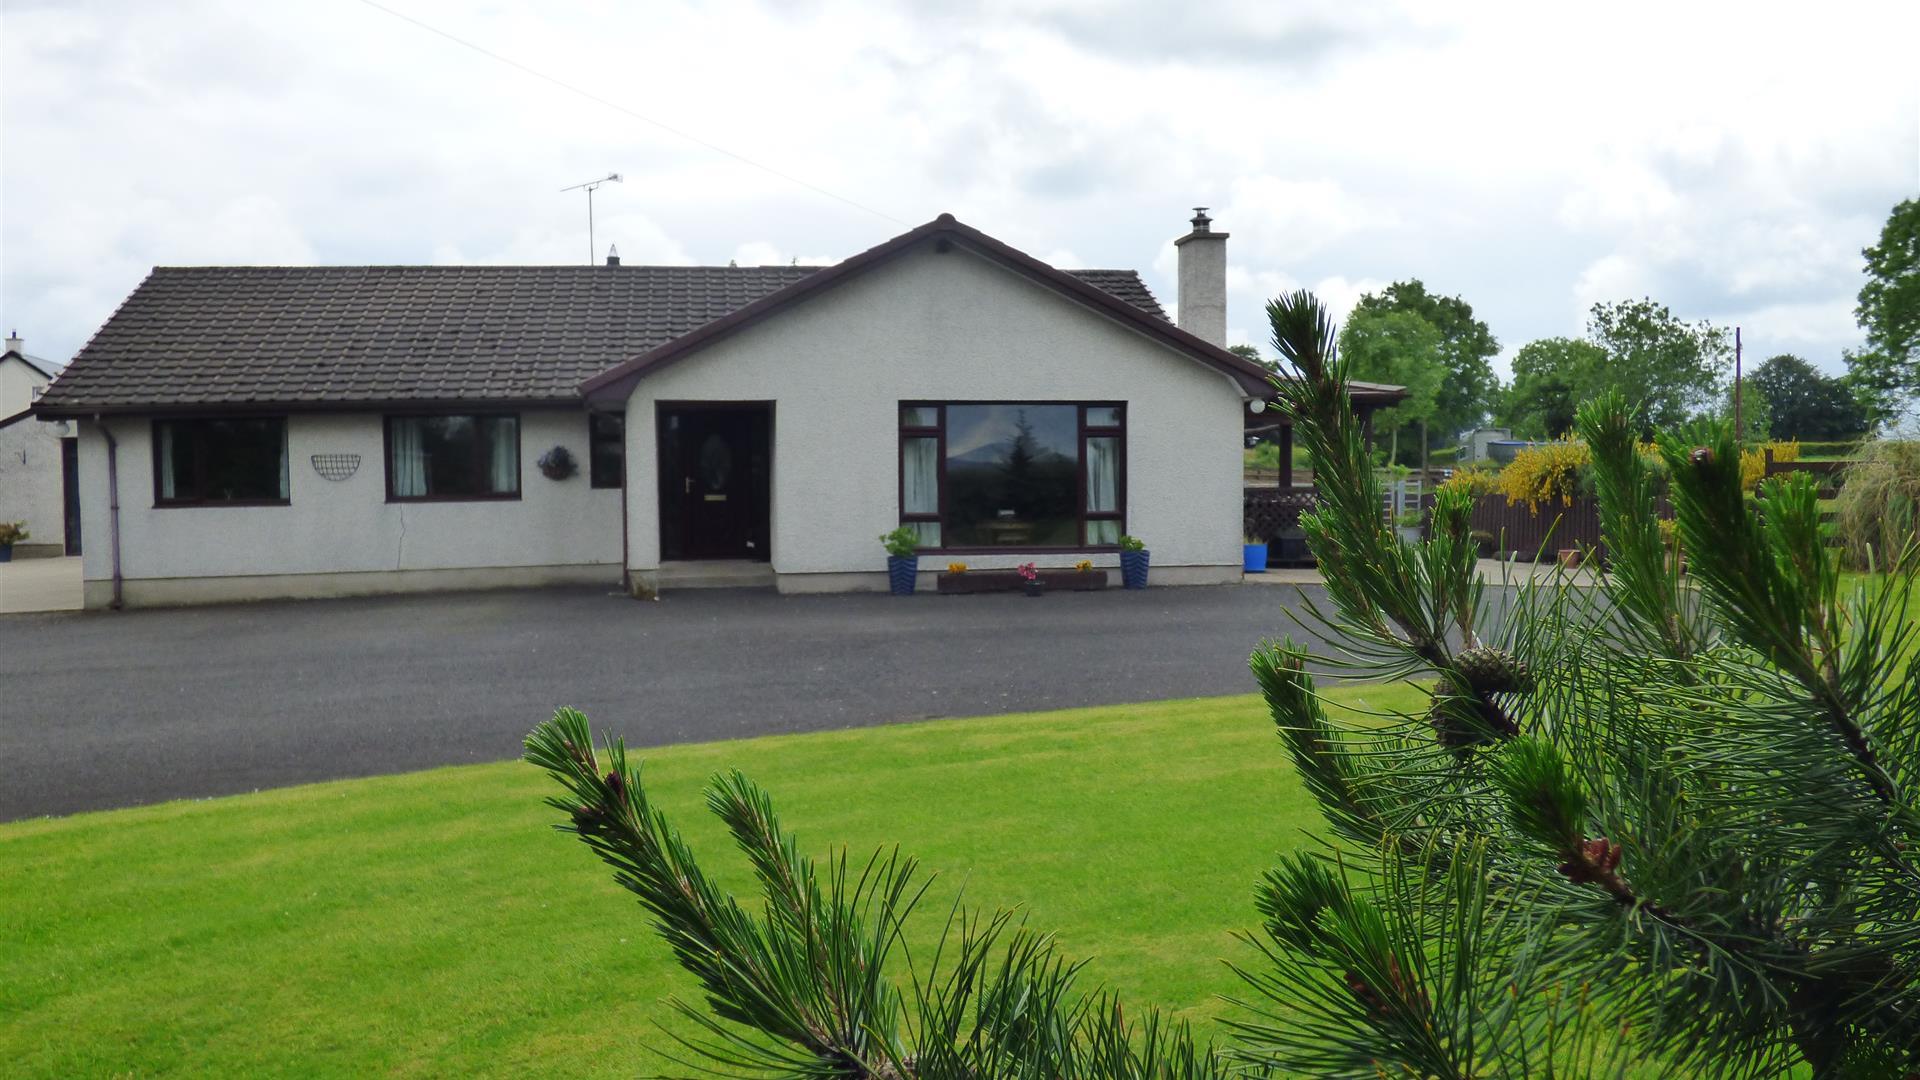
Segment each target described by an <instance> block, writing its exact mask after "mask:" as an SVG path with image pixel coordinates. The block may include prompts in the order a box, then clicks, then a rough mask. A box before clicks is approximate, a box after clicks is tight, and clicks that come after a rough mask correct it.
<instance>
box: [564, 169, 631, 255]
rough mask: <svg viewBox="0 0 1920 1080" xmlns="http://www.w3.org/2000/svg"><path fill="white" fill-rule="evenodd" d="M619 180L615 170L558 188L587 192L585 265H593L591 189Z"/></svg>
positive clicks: (616, 182)
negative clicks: (596, 177) (583, 181)
mask: <svg viewBox="0 0 1920 1080" xmlns="http://www.w3.org/2000/svg"><path fill="white" fill-rule="evenodd" d="M620 182H621V180H620V174H619V173H617V172H610V173H608V174H607V175H605V176H603V177H601V178H600V179H598V180H589V181H587V182H586V183H584V184H575V185H573V186H572V187H563V188H561V189H560V190H561V191H582V190H584V191H585V192H586V193H587V265H588V266H592V265H593V253H594V246H593V191H594V189H595V188H597V187H599V186H600V185H601V184H606V183H614V184H618V183H620Z"/></svg>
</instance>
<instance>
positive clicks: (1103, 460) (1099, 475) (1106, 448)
mask: <svg viewBox="0 0 1920 1080" xmlns="http://www.w3.org/2000/svg"><path fill="white" fill-rule="evenodd" d="M1087 509H1088V510H1090V511H1093V512H1094V513H1106V514H1110V513H1113V512H1115V511H1117V510H1119V509H1120V440H1119V439H1116V438H1114V437H1112V436H1110V435H1102V436H1098V437H1095V438H1090V439H1088V440H1087Z"/></svg>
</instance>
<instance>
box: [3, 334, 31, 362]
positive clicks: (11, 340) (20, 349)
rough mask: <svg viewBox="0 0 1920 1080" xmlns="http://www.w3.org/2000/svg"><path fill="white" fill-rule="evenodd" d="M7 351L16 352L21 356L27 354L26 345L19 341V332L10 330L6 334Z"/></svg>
mask: <svg viewBox="0 0 1920 1080" xmlns="http://www.w3.org/2000/svg"><path fill="white" fill-rule="evenodd" d="M7 351H8V352H17V353H19V354H20V355H22V356H25V355H26V354H27V343H26V342H24V341H21V340H20V331H18V330H12V331H9V332H8V333H7Z"/></svg>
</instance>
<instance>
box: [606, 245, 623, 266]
mask: <svg viewBox="0 0 1920 1080" xmlns="http://www.w3.org/2000/svg"><path fill="white" fill-rule="evenodd" d="M607 265H608V266H619V265H620V245H619V244H608V245H607Z"/></svg>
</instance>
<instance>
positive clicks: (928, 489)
mask: <svg viewBox="0 0 1920 1080" xmlns="http://www.w3.org/2000/svg"><path fill="white" fill-rule="evenodd" d="M900 493H901V506H900V508H901V509H902V510H904V511H905V512H907V513H909V514H937V513H939V512H940V440H938V439H908V440H906V441H905V442H903V443H901V444H900Z"/></svg>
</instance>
